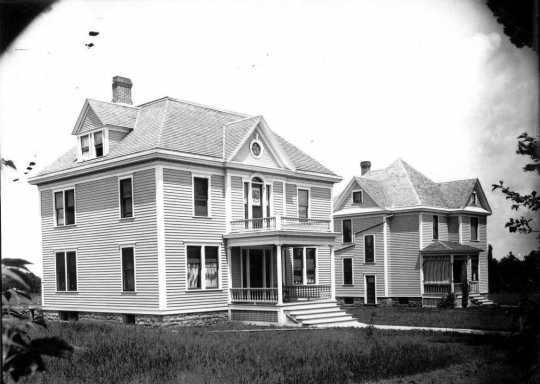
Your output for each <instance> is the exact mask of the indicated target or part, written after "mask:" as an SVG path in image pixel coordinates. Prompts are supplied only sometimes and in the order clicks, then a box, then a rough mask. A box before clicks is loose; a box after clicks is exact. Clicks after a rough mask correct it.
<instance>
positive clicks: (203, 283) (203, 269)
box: [184, 241, 249, 292]
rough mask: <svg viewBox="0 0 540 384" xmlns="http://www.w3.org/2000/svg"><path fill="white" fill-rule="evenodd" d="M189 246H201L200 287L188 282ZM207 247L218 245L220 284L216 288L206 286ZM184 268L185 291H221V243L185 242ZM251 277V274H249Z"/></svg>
mask: <svg viewBox="0 0 540 384" xmlns="http://www.w3.org/2000/svg"><path fill="white" fill-rule="evenodd" d="M188 247H200V248H201V268H200V271H199V273H200V276H201V287H200V288H191V289H190V288H189V287H188V284H189V281H188V273H189V270H188V254H187V248H188ZM206 247H216V248H217V249H218V250H217V263H218V286H217V287H216V288H206ZM184 255H185V258H184V263H185V265H184V269H185V282H186V283H185V287H184V292H201V291H220V290H223V283H222V280H223V279H222V278H221V267H222V266H221V260H220V257H221V243H213V242H197V241H195V242H184ZM248 279H249V274H248Z"/></svg>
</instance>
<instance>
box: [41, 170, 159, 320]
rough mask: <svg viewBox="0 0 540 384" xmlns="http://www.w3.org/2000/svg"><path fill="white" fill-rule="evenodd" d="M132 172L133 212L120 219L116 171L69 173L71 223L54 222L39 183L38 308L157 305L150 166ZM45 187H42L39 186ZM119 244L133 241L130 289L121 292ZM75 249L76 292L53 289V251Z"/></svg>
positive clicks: (114, 308)
mask: <svg viewBox="0 0 540 384" xmlns="http://www.w3.org/2000/svg"><path fill="white" fill-rule="evenodd" d="M126 171H131V172H133V173H132V175H133V203H134V216H135V217H134V218H133V219H128V220H120V218H119V198H118V196H119V191H118V177H116V176H114V173H113V172H104V174H103V177H102V178H100V179H97V180H92V181H84V179H74V180H73V182H72V185H74V186H75V206H76V225H75V226H72V227H58V228H55V227H54V223H53V194H52V190H51V189H48V188H49V187H50V185H49V186H47V187H42V188H41V190H40V194H41V222H42V232H43V236H42V237H43V241H42V244H43V298H44V302H43V308H44V309H47V308H54V309H65V310H75V311H92V310H96V311H111V312H118V311H125V312H136V311H137V310H152V309H157V307H158V280H157V251H156V250H157V235H156V233H157V231H156V204H155V201H156V194H155V173H154V169H144V170H137V169H136V168H133V167H132V168H130V169H128V170H123V172H126ZM45 188H47V189H45ZM120 244H134V246H135V271H136V276H135V279H136V293H135V294H124V293H123V292H122V277H121V256H120V249H119V245H120ZM65 249H72V250H76V252H77V276H78V278H77V287H78V292H77V293H64V292H62V293H57V292H56V270H55V263H56V261H55V252H56V251H60V250H65Z"/></svg>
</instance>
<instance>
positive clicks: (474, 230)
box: [471, 217, 478, 240]
mask: <svg viewBox="0 0 540 384" xmlns="http://www.w3.org/2000/svg"><path fill="white" fill-rule="evenodd" d="M471 240H478V218H477V217H471Z"/></svg>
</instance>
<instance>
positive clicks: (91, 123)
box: [72, 100, 103, 135]
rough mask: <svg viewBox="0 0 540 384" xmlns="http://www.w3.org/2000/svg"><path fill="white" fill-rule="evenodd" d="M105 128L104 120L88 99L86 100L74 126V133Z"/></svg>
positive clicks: (78, 133)
mask: <svg viewBox="0 0 540 384" xmlns="http://www.w3.org/2000/svg"><path fill="white" fill-rule="evenodd" d="M100 128H103V122H102V121H101V120H100V119H99V117H98V115H97V114H96V112H95V111H94V110H93V109H92V106H91V105H90V103H88V100H86V101H85V102H84V105H83V108H82V110H81V113H80V114H79V118H78V119H77V122H76V123H75V127H74V128H73V132H72V134H73V135H80V134H82V133H85V132H90V131H92V130H95V129H100Z"/></svg>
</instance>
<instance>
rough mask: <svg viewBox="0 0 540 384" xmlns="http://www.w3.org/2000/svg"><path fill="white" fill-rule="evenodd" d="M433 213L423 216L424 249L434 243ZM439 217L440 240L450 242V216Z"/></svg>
mask: <svg viewBox="0 0 540 384" xmlns="http://www.w3.org/2000/svg"><path fill="white" fill-rule="evenodd" d="M433 216H435V214H433V213H423V214H422V248H423V247H426V246H427V245H429V244H430V243H432V242H433V240H434V239H433ZM436 216H438V217H439V240H442V241H448V240H449V238H448V216H446V215H436Z"/></svg>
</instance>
